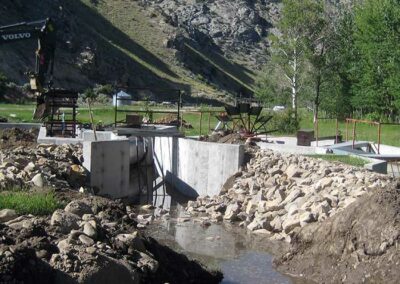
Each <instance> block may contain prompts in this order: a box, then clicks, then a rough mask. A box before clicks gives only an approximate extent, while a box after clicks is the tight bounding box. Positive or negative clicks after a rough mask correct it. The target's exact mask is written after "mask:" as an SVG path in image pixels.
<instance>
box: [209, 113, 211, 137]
mask: <svg viewBox="0 0 400 284" xmlns="http://www.w3.org/2000/svg"><path fill="white" fill-rule="evenodd" d="M210 131H211V112H209V113H208V133H210Z"/></svg>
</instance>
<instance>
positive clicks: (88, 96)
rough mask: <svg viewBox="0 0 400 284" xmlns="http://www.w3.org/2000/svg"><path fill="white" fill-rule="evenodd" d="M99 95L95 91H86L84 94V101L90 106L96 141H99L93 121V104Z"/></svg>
mask: <svg viewBox="0 0 400 284" xmlns="http://www.w3.org/2000/svg"><path fill="white" fill-rule="evenodd" d="M96 97H97V94H96V93H95V92H94V91H93V89H90V88H89V89H86V90H85V92H84V93H83V99H84V100H85V101H86V102H87V104H88V106H89V116H90V123H91V124H92V129H93V134H94V140H95V141H97V133H96V125H95V124H94V120H93V112H92V102H93V101H95V100H96Z"/></svg>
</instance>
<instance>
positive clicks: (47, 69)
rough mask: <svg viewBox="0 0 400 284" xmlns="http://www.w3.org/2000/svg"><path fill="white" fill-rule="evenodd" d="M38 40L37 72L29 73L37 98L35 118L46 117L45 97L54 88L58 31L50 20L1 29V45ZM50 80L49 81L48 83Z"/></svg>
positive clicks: (36, 54)
mask: <svg viewBox="0 0 400 284" xmlns="http://www.w3.org/2000/svg"><path fill="white" fill-rule="evenodd" d="M32 39H37V41H38V48H37V50H36V53H35V59H36V64H35V71H34V72H29V73H28V75H29V79H30V86H31V89H32V91H33V92H35V95H36V96H37V109H36V112H35V115H34V116H35V118H43V117H44V116H45V108H46V106H44V105H43V104H44V96H45V93H46V92H47V91H46V90H45V88H46V87H47V88H48V89H49V90H50V89H51V88H52V84H53V82H52V79H53V69H54V53H55V48H56V29H55V26H54V23H53V21H52V20H51V19H50V18H48V19H45V20H40V21H34V22H22V23H17V24H13V25H8V26H2V27H0V45H3V44H8V43H14V42H18V41H23V40H32ZM46 78H48V81H46Z"/></svg>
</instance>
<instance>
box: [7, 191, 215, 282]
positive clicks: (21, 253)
mask: <svg viewBox="0 0 400 284" xmlns="http://www.w3.org/2000/svg"><path fill="white" fill-rule="evenodd" d="M137 224H138V223H137V221H136V214H135V212H134V211H133V210H132V209H131V208H130V207H129V206H128V207H126V206H125V205H124V204H123V203H122V202H118V201H111V200H108V199H105V198H100V197H90V198H84V199H81V200H74V201H72V202H70V203H69V204H68V205H67V206H66V207H65V208H64V209H58V210H56V211H55V212H54V213H53V214H52V216H51V218H50V217H35V216H30V215H28V216H20V217H15V216H14V218H13V219H11V220H8V221H7V222H5V223H3V224H0V236H1V237H0V264H1V265H0V275H1V276H0V282H1V283H9V282H8V281H11V280H13V281H14V280H15V281H16V283H17V282H18V281H20V282H21V281H22V282H23V283H33V282H32V280H30V279H40V280H41V279H47V280H46V281H45V282H41V281H40V283H57V282H59V281H61V282H62V283H76V282H78V283H165V282H170V283H218V282H219V281H220V280H221V278H222V277H221V275H220V274H219V273H215V274H213V273H210V272H207V271H206V270H205V269H203V268H202V267H201V266H200V265H199V264H197V263H196V262H192V261H189V260H188V259H187V258H186V257H185V256H183V255H179V254H177V253H175V252H173V251H171V250H169V249H168V248H166V247H162V246H161V245H159V244H158V243H157V242H155V241H154V240H152V239H148V238H146V237H144V236H143V235H142V233H141V232H140V231H139V230H138V229H137ZM176 264H179V265H178V268H176V267H175V268H174V266H175V265H176ZM24 266H25V267H24ZM34 267H37V268H38V270H37V271H35V269H34ZM22 268H24V269H22ZM177 269H178V270H180V271H179V272H178V271H177ZM182 271H184V273H182ZM100 280H101V281H100ZM63 281H65V282H63ZM98 281H100V282H98ZM175 281H176V282H175ZM202 281H203V282H202ZM18 283H19V282H18ZM35 283H39V282H35ZM59 283H60V282H59Z"/></svg>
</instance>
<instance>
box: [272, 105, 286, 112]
mask: <svg viewBox="0 0 400 284" xmlns="http://www.w3.org/2000/svg"><path fill="white" fill-rule="evenodd" d="M284 109H285V107H284V106H274V107H273V108H272V110H273V111H281V110H284Z"/></svg>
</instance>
